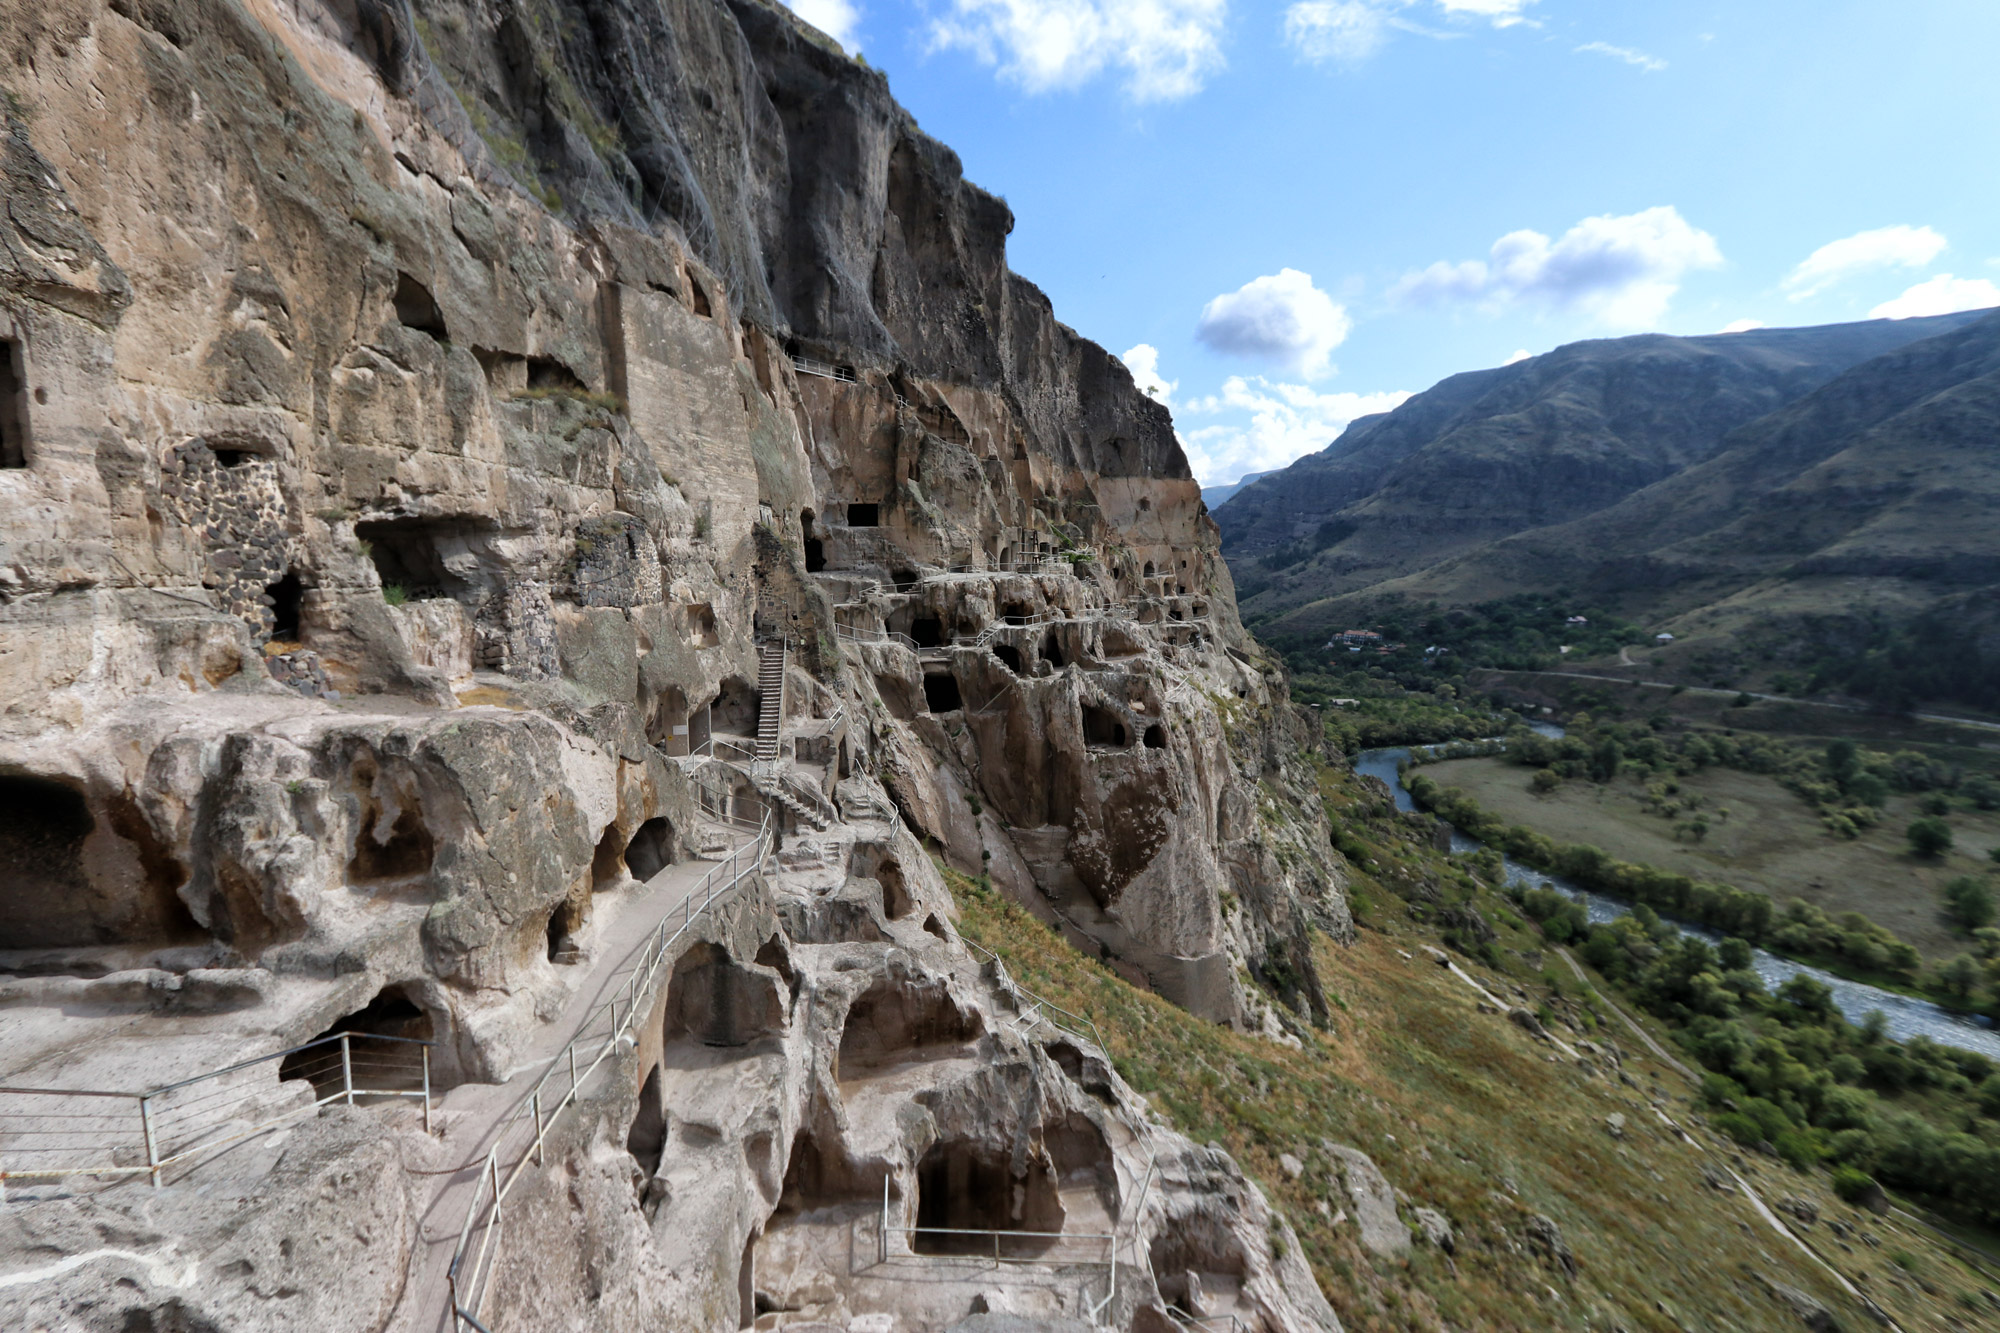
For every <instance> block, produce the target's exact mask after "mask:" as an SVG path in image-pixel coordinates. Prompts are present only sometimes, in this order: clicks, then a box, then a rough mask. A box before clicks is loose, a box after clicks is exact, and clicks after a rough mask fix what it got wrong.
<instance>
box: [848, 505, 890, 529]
mask: <svg viewBox="0 0 2000 1333" xmlns="http://www.w3.org/2000/svg"><path fill="white" fill-rule="evenodd" d="M881 516H882V506H880V505H876V504H851V505H849V506H847V526H848V527H850V528H874V527H880V526H881V523H882V517H881Z"/></svg>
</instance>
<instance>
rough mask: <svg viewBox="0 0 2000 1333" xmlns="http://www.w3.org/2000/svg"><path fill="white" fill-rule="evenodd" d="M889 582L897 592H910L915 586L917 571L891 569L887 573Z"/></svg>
mask: <svg viewBox="0 0 2000 1333" xmlns="http://www.w3.org/2000/svg"><path fill="white" fill-rule="evenodd" d="M889 582H890V583H892V584H894V585H895V588H896V591H897V592H910V591H911V590H913V589H914V588H915V587H916V586H917V583H918V579H917V571H916V570H914V569H892V570H890V571H889Z"/></svg>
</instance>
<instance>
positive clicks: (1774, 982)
mask: <svg viewBox="0 0 2000 1333" xmlns="http://www.w3.org/2000/svg"><path fill="white" fill-rule="evenodd" d="M1535 729H1536V730H1537V731H1541V732H1543V733H1544V734H1546V735H1555V736H1559V735H1561V734H1562V733H1561V729H1560V728H1557V727H1552V726H1549V725H1548V724H1547V723H1542V724H1539V725H1537V726H1536V728H1535ZM1409 757H1410V752H1409V750H1407V749H1404V748H1401V747H1398V748H1395V749H1384V750H1363V751H1362V752H1361V753H1360V754H1359V755H1358V756H1356V758H1355V760H1354V771H1355V772H1357V773H1365V774H1367V775H1368V776H1369V777H1372V778H1380V779H1381V780H1382V781H1384V782H1386V783H1388V784H1389V790H1390V792H1391V793H1393V794H1394V796H1395V798H1396V808H1397V809H1398V810H1415V809H1416V808H1417V807H1416V803H1415V802H1414V801H1412V800H1411V799H1410V793H1409V792H1407V791H1405V790H1403V783H1402V780H1401V778H1400V777H1399V776H1398V775H1397V772H1396V769H1397V766H1398V765H1399V764H1401V763H1402V762H1403V761H1404V760H1405V759H1407V758H1409ZM1483 845H1484V844H1482V843H1481V842H1479V840H1478V839H1476V838H1470V837H1467V836H1466V835H1465V834H1463V833H1461V832H1459V831H1458V830H1457V829H1453V830H1452V833H1451V849H1452V851H1454V852H1458V853H1464V852H1475V851H1478V850H1479V849H1480V847H1482V846H1483ZM1501 861H1502V863H1503V864H1504V866H1505V867H1506V876H1507V882H1508V883H1509V884H1522V885H1526V886H1528V887H1530V888H1550V889H1557V890H1560V891H1561V892H1563V893H1567V894H1568V895H1570V897H1572V898H1575V899H1577V900H1578V901H1579V902H1581V903H1583V905H1584V909H1585V911H1586V912H1587V913H1588V914H1589V917H1590V919H1591V920H1592V921H1610V920H1612V919H1614V918H1616V917H1620V916H1623V915H1624V914H1625V913H1626V912H1628V911H1630V910H1631V904H1629V903H1625V902H1621V901H1619V900H1618V899H1616V898H1608V897H1606V896H1605V895H1603V894H1601V893H1596V892H1593V891H1592V890H1590V889H1586V888H1584V887H1583V886H1581V885H1579V884H1577V883H1575V882H1573V881H1571V880H1568V879H1565V878H1563V877H1562V876H1561V875H1551V874H1548V873H1546V872H1544V871H1540V870H1533V869H1530V868H1529V867H1527V866H1524V865H1522V864H1521V863H1520V862H1518V861H1516V860H1514V858H1513V857H1511V856H1506V855H1504V854H1503V855H1502V857H1501ZM1665 919H1666V920H1668V922H1669V923H1670V924H1671V925H1673V926H1674V927H1675V928H1676V929H1678V930H1680V931H1681V932H1682V933H1683V934H1687V935H1696V936H1699V937H1701V938H1702V939H1705V940H1711V941H1716V940H1720V939H1721V938H1722V936H1721V934H1720V933H1719V932H1717V931H1713V930H1709V929H1708V928H1706V927H1704V926H1695V925H1689V924H1688V923H1686V922H1683V921H1674V920H1672V918H1665ZM1751 966H1752V967H1754V968H1755V969H1756V971H1757V975H1758V976H1760V977H1762V978H1763V979H1764V985H1765V986H1766V987H1767V988H1769V989H1771V990H1776V989H1777V988H1778V987H1779V986H1780V985H1781V984H1783V983H1784V982H1785V981H1787V980H1789V979H1790V978H1792V977H1795V976H1798V975H1800V974H1801V973H1803V974H1805V975H1806V976H1809V977H1811V978H1813V980H1815V981H1819V982H1824V983H1825V984H1826V986H1827V987H1828V988H1829V989H1831V990H1832V991H1833V1002H1834V1003H1835V1004H1836V1005H1837V1006H1839V1008H1840V1012H1841V1013H1843V1014H1845V1015H1846V1016H1847V1019H1848V1021H1849V1022H1853V1023H1859V1022H1860V1021H1861V1020H1862V1018H1863V1017H1865V1016H1866V1015H1867V1014H1868V1012H1869V1011H1870V1010H1876V1009H1879V1010H1881V1012H1882V1016H1883V1017H1884V1018H1885V1019H1887V1020H1888V1024H1889V1032H1890V1034H1891V1035H1892V1036H1894V1037H1896V1038H1897V1039H1899V1040H1902V1039H1907V1038H1910V1037H1929V1038H1930V1039H1931V1040H1932V1041H1934V1042H1937V1043H1938V1044H1939V1045H1941V1046H1958V1047H1962V1048H1963V1049H1965V1050H1968V1051H1978V1052H1979V1053H1980V1054H1982V1055H1987V1056H1991V1057H1993V1058H1995V1059H2000V1032H1996V1031H1995V1030H1994V1029H1993V1028H1992V1027H1991V1026H1990V1025H1988V1024H1987V1023H1986V1022H1985V1020H1983V1019H1980V1018H1969V1017H1964V1016H1962V1015H1959V1014H1954V1013H1952V1012H1951V1011H1950V1010H1947V1009H1941V1008H1939V1007H1938V1006H1937V1005H1935V1004H1932V1003H1931V1002H1930V1001H1929V1000H1919V999H1913V998H1912V997H1910V996H1908V995H1898V994H1897V993H1896V992H1894V991H1886V990H1883V989H1881V988H1880V987H1877V986H1869V985H1864V984H1863V983H1861V982H1858V981H1849V980H1847V979H1846V978H1845V977H1837V976H1834V975H1833V974H1832V973H1830V972H1823V971H1821V970H1820V969H1818V968H1816V967H1807V966H1806V965H1805V964H1803V963H1795V962H1792V961H1791V960H1790V959H1788V958H1780V957H1778V956H1777V955H1776V954H1774V953H1769V952H1766V951H1765V950H1763V949H1757V950H1754V951H1753V962H1752V963H1751Z"/></svg>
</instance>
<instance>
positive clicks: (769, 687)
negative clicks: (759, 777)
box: [757, 639, 791, 764]
mask: <svg viewBox="0 0 2000 1333" xmlns="http://www.w3.org/2000/svg"><path fill="white" fill-rule="evenodd" d="M790 656H791V653H790V649H789V648H788V647H787V646H786V644H785V641H784V640H783V639H768V640H766V641H765V643H764V646H763V647H762V649H760V650H759V659H760V660H759V661H758V663H757V695H758V709H757V761H758V762H759V763H765V764H769V763H775V762H777V759H778V740H779V736H780V733H781V731H782V728H783V724H784V719H785V665H786V662H787V660H788V659H789V657H790Z"/></svg>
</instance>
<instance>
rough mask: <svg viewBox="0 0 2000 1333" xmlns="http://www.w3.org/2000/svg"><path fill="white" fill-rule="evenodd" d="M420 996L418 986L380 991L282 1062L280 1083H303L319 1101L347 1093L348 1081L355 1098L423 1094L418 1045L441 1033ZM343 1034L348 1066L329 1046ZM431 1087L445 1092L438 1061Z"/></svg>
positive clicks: (336, 1044) (399, 985)
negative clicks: (361, 1094)
mask: <svg viewBox="0 0 2000 1333" xmlns="http://www.w3.org/2000/svg"><path fill="white" fill-rule="evenodd" d="M417 994H418V983H416V982H414V981H401V982H391V983H390V984H388V985H386V986H384V987H382V989H381V990H379V991H377V992H375V995H374V997H373V998H371V999H370V1000H369V1001H368V1003H367V1004H365V1005H363V1006H361V1008H359V1009H357V1010H355V1011H354V1012H353V1013H351V1014H348V1015H346V1016H345V1017H342V1018H338V1019H335V1020H334V1021H333V1022H332V1023H331V1024H329V1025H328V1026H327V1028H326V1030H325V1031H324V1032H322V1033H320V1034H319V1035H318V1036H316V1037H313V1038H312V1039H311V1041H309V1042H305V1043H301V1046H302V1049H300V1050H295V1051H293V1052H292V1053H291V1054H290V1055H287V1056H286V1057H285V1058H284V1059H283V1060H281V1061H280V1062H279V1063H278V1078H279V1079H280V1080H281V1081H282V1080H285V1079H305V1080H307V1081H309V1082H310V1083H311V1084H312V1085H313V1091H314V1093H315V1095H317V1096H318V1097H321V1098H326V1097H330V1096H333V1095H334V1094H335V1093H338V1092H341V1091H343V1090H344V1088H345V1086H346V1080H347V1079H348V1078H349V1077H351V1078H352V1079H353V1082H354V1087H355V1089H356V1091H357V1092H364V1091H369V1090H375V1091H384V1092H389V1091H394V1092H415V1091H418V1090H420V1089H422V1087H423V1086H424V1060H423V1055H422V1053H421V1052H420V1050H419V1049H418V1047H417V1046H416V1045H415V1044H414V1043H417V1042H430V1041H433V1040H435V1038H436V1035H437V1033H436V1028H435V1025H434V1023H433V1021H432V1018H431V1014H430V1012H429V1011H428V1010H426V1009H425V1008H424V1007H423V1006H422V1005H420V1004H419V1003H417V999H416V996H417ZM343 1032H344V1033H348V1034H350V1038H349V1041H348V1042H347V1058H346V1059H345V1060H344V1061H343V1059H342V1056H341V1043H339V1042H336V1041H329V1040H327V1038H331V1037H337V1036H339V1035H340V1034H341V1033H343ZM313 1043H318V1044H317V1045H315V1044H313ZM430 1085H431V1090H432V1091H433V1092H436V1091H439V1090H440V1089H441V1088H442V1087H443V1086H444V1080H443V1079H442V1077H441V1070H440V1068H439V1063H438V1062H436V1061H433V1062H432V1064H431V1073H430Z"/></svg>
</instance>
